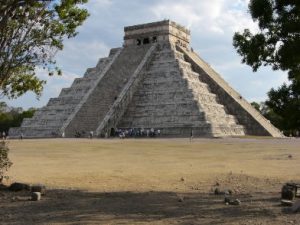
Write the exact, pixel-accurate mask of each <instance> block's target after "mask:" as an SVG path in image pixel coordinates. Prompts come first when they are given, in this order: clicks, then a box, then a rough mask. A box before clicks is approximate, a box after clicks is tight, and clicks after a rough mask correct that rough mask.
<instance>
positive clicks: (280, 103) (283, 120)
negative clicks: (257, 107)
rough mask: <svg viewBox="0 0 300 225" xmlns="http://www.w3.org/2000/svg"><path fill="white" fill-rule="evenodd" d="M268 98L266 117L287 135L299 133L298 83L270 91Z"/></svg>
mask: <svg viewBox="0 0 300 225" xmlns="http://www.w3.org/2000/svg"><path fill="white" fill-rule="evenodd" d="M268 97H269V99H268V100H267V101H266V103H265V104H266V106H267V107H268V108H269V110H268V112H267V113H266V117H267V118H268V119H269V120H271V121H272V123H273V124H274V125H275V126H277V127H278V128H280V129H281V130H283V131H284V132H285V134H287V135H289V134H292V135H295V134H296V132H297V131H300V82H297V81H295V82H293V83H292V84H290V85H287V84H283V85H282V86H281V87H279V88H278V89H277V90H276V89H271V90H270V92H269V93H268Z"/></svg>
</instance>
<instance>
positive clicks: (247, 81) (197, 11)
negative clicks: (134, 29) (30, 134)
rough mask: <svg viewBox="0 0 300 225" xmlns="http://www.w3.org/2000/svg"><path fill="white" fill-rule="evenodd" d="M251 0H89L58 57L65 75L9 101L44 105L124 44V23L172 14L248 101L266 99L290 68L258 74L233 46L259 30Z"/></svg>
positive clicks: (199, 50)
mask: <svg viewBox="0 0 300 225" xmlns="http://www.w3.org/2000/svg"><path fill="white" fill-rule="evenodd" d="M248 2H249V0H209V1H204V0H176V1H172V0H152V1H149V0H127V1H124V0H90V1H89V3H88V4H87V5H86V7H87V8H88V10H89V12H90V14H91V16H90V17H89V18H88V20H87V21H86V22H85V23H84V24H83V26H81V27H80V28H79V29H78V31H79V35H78V36H77V37H75V38H73V39H70V40H66V41H65V47H64V50H63V51H62V52H59V53H58V54H57V56H56V59H57V63H58V66H59V67H60V68H62V70H63V76H62V77H48V76H47V72H46V71H43V70H41V69H37V74H38V76H39V77H41V78H42V79H45V80H47V85H46V86H45V88H44V92H43V95H42V97H41V98H40V99H39V100H37V99H36V97H35V95H34V94H32V93H28V94H26V95H25V96H22V97H20V98H18V99H16V100H6V102H7V103H8V104H9V105H11V106H21V107H23V108H29V107H41V106H44V105H46V104H47V102H48V100H49V98H51V97H57V96H58V95H59V92H60V90H61V88H63V87H69V86H70V85H71V84H72V81H73V80H74V78H76V77H81V76H83V74H84V72H85V70H86V69H87V68H89V67H94V66H95V65H96V64H97V61H98V59H99V58H101V57H106V56H107V55H108V53H109V50H110V49H111V48H114V47H121V46H122V43H123V28H124V26H129V25H135V24H140V23H147V22H154V21H158V20H163V19H171V20H174V21H175V22H178V23H180V24H182V25H184V26H186V27H188V28H189V29H190V30H191V37H192V40H191V42H192V43H191V46H192V47H193V49H194V51H196V52H197V53H198V54H199V55H200V56H201V57H202V58H203V59H204V60H206V61H207V62H208V63H209V64H210V65H211V66H212V67H213V68H214V69H215V70H216V71H217V72H218V73H220V74H221V75H222V77H223V78H224V79H225V80H226V81H227V82H228V83H229V84H230V85H231V86H232V87H233V88H235V89H236V90H237V91H238V92H239V93H240V94H241V95H242V96H243V97H244V98H246V99H247V100H248V101H263V100H265V99H266V96H267V95H266V93H267V92H268V91H269V90H270V88H272V87H278V86H279V85H281V84H282V83H283V82H287V74H286V73H285V72H281V71H277V72H274V71H272V70H271V68H262V69H260V70H259V71H258V72H256V73H253V72H252V69H251V68H250V67H249V66H247V65H243V64H241V63H240V62H241V57H240V56H239V55H238V54H237V53H236V51H235V49H234V48H233V46H232V37H233V34H234V32H236V31H242V30H243V29H244V28H250V29H251V30H252V31H256V30H257V26H256V24H255V23H254V22H253V21H252V20H251V18H250V16H249V15H248V13H247V11H248V9H247V5H248Z"/></svg>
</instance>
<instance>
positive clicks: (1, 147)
mask: <svg viewBox="0 0 300 225" xmlns="http://www.w3.org/2000/svg"><path fill="white" fill-rule="evenodd" d="M8 152H9V148H8V147H7V145H6V143H5V141H2V142H0V184H1V183H2V181H3V179H4V178H8V177H7V176H4V175H5V172H7V170H8V169H9V167H11V165H12V162H11V161H10V160H9V158H8Z"/></svg>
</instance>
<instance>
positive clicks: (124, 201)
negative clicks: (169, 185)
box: [0, 190, 300, 225]
mask: <svg viewBox="0 0 300 225" xmlns="http://www.w3.org/2000/svg"><path fill="white" fill-rule="evenodd" d="M16 196H20V197H19V198H17V199H16ZM26 196H28V193H25V192H23V193H11V192H8V191H1V192H0V200H1V201H0V206H1V207H0V208H1V210H0V224H134V223H138V224H143V223H149V224H204V225H205V224H207V225H208V224H285V223H286V221H288V222H290V221H292V222H295V223H294V224H300V220H299V218H297V215H288V214H286V213H283V211H282V207H280V206H279V198H278V197H279V195H278V193H273V194H272V193H269V194H265V193H256V194H254V195H240V196H236V197H238V198H239V199H240V200H241V201H242V205H240V206H228V205H225V204H224V202H223V200H224V198H223V196H214V195H210V194H206V193H174V192H145V193H133V192H115V193H97V192H92V193H91V192H84V191H74V190H49V191H48V192H47V195H46V196H44V197H43V198H42V200H41V201H39V202H33V201H28V200H26ZM298 217H299V215H298ZM297 219H298V220H297Z"/></svg>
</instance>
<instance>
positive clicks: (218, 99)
mask: <svg viewBox="0 0 300 225" xmlns="http://www.w3.org/2000/svg"><path fill="white" fill-rule="evenodd" d="M124 31H125V36H124V43H123V45H122V47H119V48H112V49H111V51H110V53H109V55H108V56H107V57H104V58H101V59H100V60H99V61H98V63H97V65H96V66H95V67H93V68H89V69H87V71H86V73H85V74H84V76H83V77H81V78H76V79H75V80H74V82H73V84H72V85H71V87H68V88H63V89H62V90H61V92H60V94H59V96H58V97H54V98H51V99H50V100H49V102H48V103H47V105H46V106H44V107H42V108H40V109H38V110H37V111H36V113H35V114H34V116H33V117H32V118H30V119H29V118H27V119H24V121H23V123H22V125H21V127H19V128H11V129H10V131H9V135H10V136H12V137H18V136H20V135H23V137H24V138H26V137H28V138H36V137H39V138H41V137H42V138H45V137H47V138H50V137H87V136H89V135H90V134H93V135H96V136H97V137H108V136H116V135H120V134H125V135H127V136H131V135H134V136H140V137H147V136H149V134H150V136H152V135H160V136H164V137H188V136H191V135H193V136H194V137H225V136H244V135H257V136H273V137H282V136H283V135H282V134H281V132H280V131H279V130H278V129H277V128H275V127H274V126H273V125H272V124H271V123H270V122H269V121H268V120H266V119H265V118H264V117H263V116H262V115H261V114H260V113H259V112H258V111H256V110H255V109H254V108H253V107H252V106H251V104H249V103H248V102H247V101H246V100H245V99H244V98H243V97H242V96H241V95H240V94H239V93H238V92H236V91H235V90H233V88H231V87H230V85H229V84H228V83H227V82H226V81H224V80H223V79H222V77H221V76H220V75H219V74H218V73H217V72H216V71H215V70H213V68H211V66H209V65H208V64H207V63H206V62H205V61H204V60H202V59H201V58H200V57H199V55H198V54H197V53H196V52H194V51H193V50H192V49H191V47H190V38H191V37H190V31H189V30H188V29H186V28H185V27H183V26H181V25H179V24H177V23H175V22H172V21H169V20H163V21H159V22H154V23H146V24H140V25H135V26H128V27H125V28H124Z"/></svg>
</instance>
